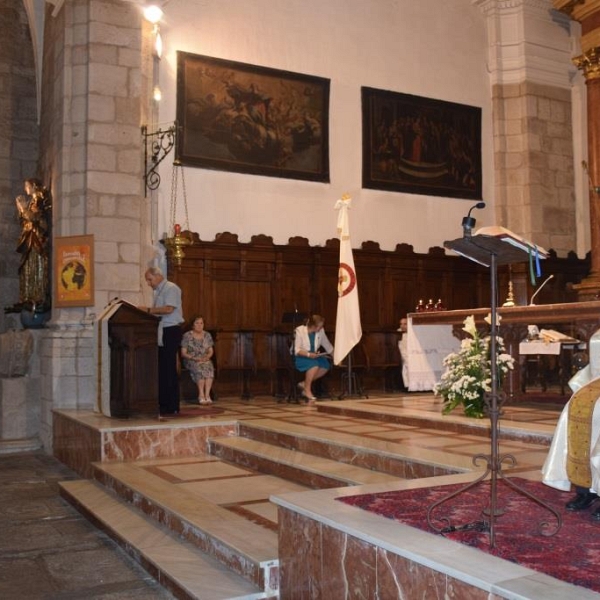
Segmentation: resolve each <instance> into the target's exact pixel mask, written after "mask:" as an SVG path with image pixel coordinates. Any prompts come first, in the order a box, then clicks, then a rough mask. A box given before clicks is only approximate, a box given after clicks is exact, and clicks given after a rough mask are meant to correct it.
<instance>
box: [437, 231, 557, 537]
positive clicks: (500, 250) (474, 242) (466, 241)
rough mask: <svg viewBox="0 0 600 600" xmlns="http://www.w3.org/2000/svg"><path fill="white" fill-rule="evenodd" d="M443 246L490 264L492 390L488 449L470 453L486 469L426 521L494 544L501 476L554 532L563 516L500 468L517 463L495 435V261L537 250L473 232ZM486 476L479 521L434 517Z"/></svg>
mask: <svg viewBox="0 0 600 600" xmlns="http://www.w3.org/2000/svg"><path fill="white" fill-rule="evenodd" d="M444 246H445V247H446V248H448V249H450V250H453V251H454V252H456V253H457V254H461V255H462V256H464V257H466V258H468V259H470V260H473V261H475V262H478V263H479V264H481V265H484V266H486V267H489V268H490V281H491V284H490V285H491V290H490V291H491V317H492V318H491V321H492V323H491V334H490V339H491V342H490V356H491V363H492V369H491V379H492V381H491V392H490V393H487V392H486V394H485V403H486V409H487V413H488V415H489V418H490V453H489V454H487V455H486V454H476V455H475V456H474V457H473V464H474V465H478V464H479V463H480V462H481V463H483V464H485V465H486V469H485V471H484V472H483V473H482V474H481V475H480V476H479V477H478V478H477V479H475V481H472V482H471V483H469V484H467V485H465V486H464V487H462V488H460V489H459V490H457V491H455V492H453V493H451V494H449V495H448V496H445V497H443V498H442V499H441V500H438V501H437V502H434V503H433V504H432V505H431V506H430V507H429V509H428V510H427V522H428V523H429V526H430V527H431V528H432V529H434V530H435V531H437V532H438V533H445V532H450V531H458V530H461V529H463V530H466V529H477V530H479V531H488V532H489V536H490V547H492V548H493V547H494V546H495V535H496V527H495V525H496V518H497V517H499V516H501V515H502V514H504V509H503V508H502V507H500V506H499V505H498V497H497V487H498V481H499V480H502V481H504V483H506V485H508V486H509V487H510V488H512V489H513V490H514V491H516V492H518V493H520V494H522V495H524V496H526V497H527V498H529V499H530V500H533V501H534V502H536V503H537V504H539V505H540V506H542V507H544V508H545V509H546V510H548V511H549V512H551V513H552V514H553V515H554V517H555V519H556V524H555V526H554V527H552V525H551V524H550V523H549V522H548V521H542V522H541V523H539V524H538V531H539V533H540V534H541V535H544V536H551V535H555V534H556V533H557V532H558V530H559V529H560V527H561V524H562V518H561V516H560V513H559V512H558V511H557V510H555V509H554V508H553V507H551V506H550V505H548V504H546V503H545V502H542V500H540V499H539V498H537V497H536V496H534V495H533V494H531V493H529V492H528V491H526V490H524V489H523V488H522V487H520V486H519V485H517V484H516V483H515V482H514V480H513V479H512V478H510V477H506V476H505V475H504V473H503V471H502V465H503V464H504V463H508V464H511V465H512V466H514V465H516V462H517V461H516V459H515V457H514V456H512V455H511V454H504V455H503V454H500V447H499V438H498V419H499V418H500V414H501V409H502V405H503V404H504V401H505V399H506V397H505V394H504V392H501V391H500V390H499V389H498V371H497V369H496V368H495V366H496V361H497V327H498V323H497V308H498V299H497V289H496V288H497V281H498V271H497V268H498V265H507V264H511V263H514V262H524V261H526V260H527V259H528V258H530V257H531V256H532V253H535V252H536V251H537V249H536V247H535V246H533V245H532V244H529V243H528V242H525V241H520V240H515V239H514V238H512V237H510V236H508V235H500V236H492V235H476V236H473V237H471V236H470V235H469V236H466V235H465V237H463V238H459V239H457V240H452V241H449V242H444ZM488 476H489V480H490V498H489V503H488V505H487V506H486V507H485V508H484V509H483V510H482V516H483V520H482V521H476V522H474V523H466V524H463V525H458V526H456V525H453V524H452V523H451V522H450V519H449V518H448V517H447V516H441V517H436V518H435V519H434V517H433V513H434V512H435V511H436V510H437V509H438V508H439V507H440V506H441V505H442V504H444V503H445V502H447V501H449V500H451V499H453V498H455V497H457V496H459V495H460V494H462V493H463V492H465V491H467V490H468V489H470V488H472V487H474V486H476V485H477V484H479V483H481V482H482V481H484V480H485V479H487V478H488Z"/></svg>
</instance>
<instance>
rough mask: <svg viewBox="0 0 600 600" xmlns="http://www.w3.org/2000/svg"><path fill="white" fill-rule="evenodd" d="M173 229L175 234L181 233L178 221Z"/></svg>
mask: <svg viewBox="0 0 600 600" xmlns="http://www.w3.org/2000/svg"><path fill="white" fill-rule="evenodd" d="M173 229H174V230H175V235H179V234H180V233H181V225H180V224H179V223H175V225H174V226H173Z"/></svg>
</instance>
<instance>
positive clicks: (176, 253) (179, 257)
mask: <svg viewBox="0 0 600 600" xmlns="http://www.w3.org/2000/svg"><path fill="white" fill-rule="evenodd" d="M180 173H181V190H182V192H183V210H184V218H185V221H184V230H185V231H188V232H189V229H190V219H189V216H188V204H187V191H186V188H185V174H184V171H183V165H182V164H181V163H180V162H179V161H177V160H176V161H175V162H174V163H173V173H172V176H171V207H170V211H169V215H170V222H169V232H168V234H169V237H167V238H166V239H165V242H164V243H165V246H166V248H167V257H168V258H170V259H171V260H172V261H173V262H174V263H175V265H176V266H177V267H181V263H182V261H183V259H184V258H185V253H184V251H183V249H184V248H185V247H186V246H190V245H191V244H192V240H191V239H190V238H189V237H188V236H187V235H182V233H181V232H182V229H181V225H180V224H179V222H178V221H177V196H178V189H179V174H180Z"/></svg>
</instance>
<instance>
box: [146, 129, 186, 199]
mask: <svg viewBox="0 0 600 600" xmlns="http://www.w3.org/2000/svg"><path fill="white" fill-rule="evenodd" d="M177 129H178V127H177V122H175V123H173V125H171V127H169V128H168V129H161V128H159V129H157V130H156V131H148V127H147V126H146V125H142V137H143V138H144V197H147V196H148V190H156V189H158V187H159V186H160V175H159V174H158V165H159V164H160V163H161V162H162V161H163V160H164V159H165V158H166V157H167V156H168V154H169V152H171V150H172V149H173V146H175V144H176V142H177Z"/></svg>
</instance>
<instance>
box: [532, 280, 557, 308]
mask: <svg viewBox="0 0 600 600" xmlns="http://www.w3.org/2000/svg"><path fill="white" fill-rule="evenodd" d="M551 279H554V275H550V276H549V277H546V279H544V282H543V283H542V285H540V287H539V288H538V289H537V290H536V291H535V293H534V294H533V296H531V300H530V301H529V306H535V304H534V303H533V300H534V298H535V297H536V296H537V295H538V294H539V293H540V292H541V291H542V288H543V287H544V286H545V285H546V284H547V283H548V282H549V281H550V280H551Z"/></svg>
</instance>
